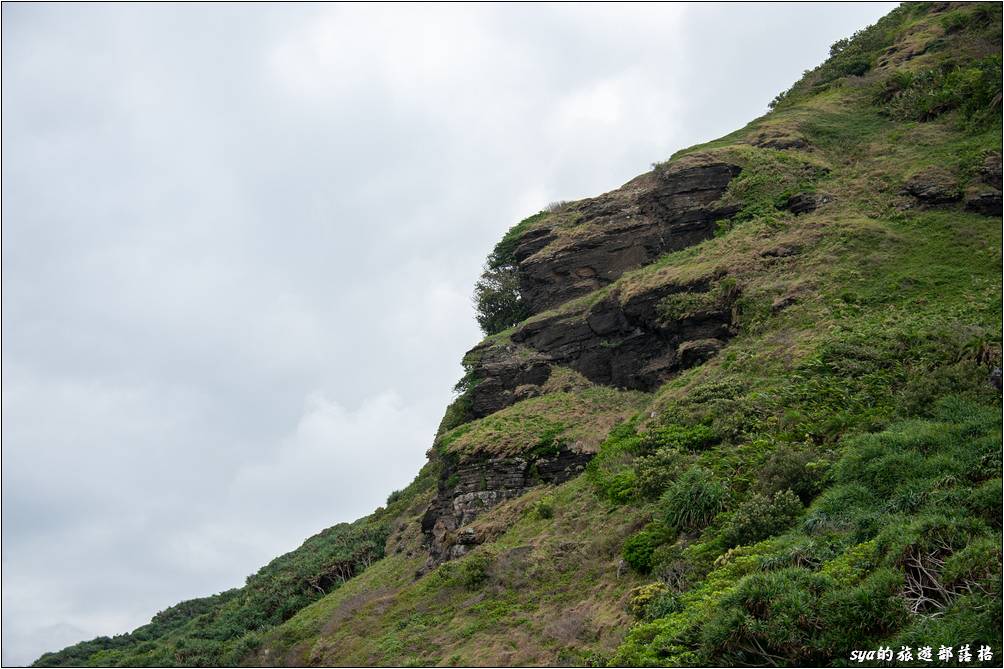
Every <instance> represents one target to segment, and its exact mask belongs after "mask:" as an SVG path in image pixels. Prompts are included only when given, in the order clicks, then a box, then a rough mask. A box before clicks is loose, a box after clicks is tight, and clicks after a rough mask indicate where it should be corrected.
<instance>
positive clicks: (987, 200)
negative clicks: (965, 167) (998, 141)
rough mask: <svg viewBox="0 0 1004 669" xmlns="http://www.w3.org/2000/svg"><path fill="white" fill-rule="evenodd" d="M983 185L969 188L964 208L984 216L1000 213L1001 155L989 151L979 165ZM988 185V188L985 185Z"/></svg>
mask: <svg viewBox="0 0 1004 669" xmlns="http://www.w3.org/2000/svg"><path fill="white" fill-rule="evenodd" d="M980 181H981V182H982V183H983V184H984V185H983V186H975V187H972V188H970V191H969V192H968V193H967V194H966V202H965V205H966V209H967V210H969V211H975V212H976V213H978V214H983V215H984V216H1000V215H1001V204H1002V200H1001V155H1000V154H999V153H991V154H989V155H988V156H987V157H986V158H985V159H984V160H983V165H982V166H981V167H980ZM987 186H989V188H988V187H987Z"/></svg>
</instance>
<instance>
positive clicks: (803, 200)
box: [785, 193, 830, 216]
mask: <svg viewBox="0 0 1004 669" xmlns="http://www.w3.org/2000/svg"><path fill="white" fill-rule="evenodd" d="M829 201H830V196H829V195H824V194H823V193H796V194H795V195H792V196H791V197H789V198H788V202H787V203H786V205H785V208H786V209H787V210H788V211H790V212H791V213H793V214H795V215H796V216H797V215H798V214H808V213H809V212H811V211H815V210H816V209H818V208H819V206H820V205H823V204H826V203H827V202H829Z"/></svg>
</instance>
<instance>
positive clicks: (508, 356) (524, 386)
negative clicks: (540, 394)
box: [468, 344, 551, 418]
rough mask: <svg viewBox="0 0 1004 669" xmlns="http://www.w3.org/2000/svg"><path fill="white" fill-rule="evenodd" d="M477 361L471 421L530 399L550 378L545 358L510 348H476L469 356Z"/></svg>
mask: <svg viewBox="0 0 1004 669" xmlns="http://www.w3.org/2000/svg"><path fill="white" fill-rule="evenodd" d="M468 355H472V356H473V357H475V358H476V359H477V360H478V363H477V372H476V375H477V378H478V382H477V384H476V385H475V386H474V387H473V388H471V390H470V399H471V404H470V415H471V418H482V417H484V416H487V415H489V414H492V413H495V412H496V411H498V410H499V409H502V408H505V407H507V406H509V405H510V404H515V403H516V402H518V401H520V400H524V399H527V398H528V397H533V396H534V395H535V394H537V392H536V390H537V389H539V386H542V385H543V384H544V383H545V382H546V381H547V379H548V378H549V377H550V376H551V366H550V364H549V360H548V358H547V357H546V356H542V355H533V354H531V355H529V356H527V355H521V354H520V352H516V351H514V350H512V347H497V346H491V345H484V344H482V345H479V346H477V347H475V348H474V349H473V350H471V351H470V353H468Z"/></svg>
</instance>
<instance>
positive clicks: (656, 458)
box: [635, 447, 689, 499]
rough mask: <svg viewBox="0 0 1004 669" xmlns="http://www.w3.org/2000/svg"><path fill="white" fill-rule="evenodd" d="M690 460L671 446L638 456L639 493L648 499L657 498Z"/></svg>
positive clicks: (636, 465)
mask: <svg viewBox="0 0 1004 669" xmlns="http://www.w3.org/2000/svg"><path fill="white" fill-rule="evenodd" d="M688 460H689V459H688V458H687V456H685V455H683V454H682V453H680V452H679V451H678V450H676V449H675V448H669V447H663V448H660V449H658V450H657V451H656V452H655V453H653V454H651V455H644V456H642V457H640V458H638V460H637V461H636V463H635V474H636V481H635V486H636V488H637V490H638V494H640V495H641V496H642V497H644V498H646V499H657V498H658V497H659V496H660V495H661V494H662V493H663V491H665V490H666V488H668V487H669V485H670V484H671V483H672V482H673V481H674V480H675V479H676V477H677V476H678V475H679V473H680V469H681V468H682V466H683V465H685V464H686V463H687V462H688Z"/></svg>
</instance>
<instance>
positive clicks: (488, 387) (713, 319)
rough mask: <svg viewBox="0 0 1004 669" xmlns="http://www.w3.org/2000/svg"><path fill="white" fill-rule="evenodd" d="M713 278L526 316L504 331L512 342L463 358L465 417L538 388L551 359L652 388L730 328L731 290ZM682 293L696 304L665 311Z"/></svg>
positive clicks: (621, 383) (720, 341)
mask: <svg viewBox="0 0 1004 669" xmlns="http://www.w3.org/2000/svg"><path fill="white" fill-rule="evenodd" d="M726 281H727V280H726V279H723V278H722V277H721V276H716V277H708V278H704V279H701V280H698V281H694V282H691V283H687V284H672V283H670V284H664V285H660V286H657V287H654V288H652V289H650V290H646V291H639V292H638V293H636V294H634V295H632V296H630V297H628V298H627V299H622V298H621V294H620V292H619V291H618V290H613V291H611V292H610V294H608V295H607V296H606V297H605V298H604V299H602V300H599V301H598V302H596V303H595V304H593V305H592V306H590V307H588V308H585V309H583V310H581V311H576V312H573V313H569V314H561V315H558V316H553V317H551V318H545V319H540V320H536V321H531V322H529V323H526V324H524V325H523V326H522V327H520V328H519V329H518V330H516V331H515V332H514V333H513V334H512V341H513V342H515V344H513V345H500V344H497V343H486V344H482V345H479V346H478V347H476V348H475V349H473V350H472V351H471V352H470V353H469V354H468V356H470V358H471V359H473V360H476V361H477V362H476V363H475V365H474V368H473V372H474V377H475V378H476V379H477V382H476V384H475V385H474V387H473V388H472V389H471V391H470V395H469V396H470V399H471V404H470V414H471V416H470V417H471V418H472V419H473V418H481V417H483V416H487V415H489V414H491V413H494V412H496V411H498V410H499V409H503V408H505V407H507V406H509V405H511V404H515V403H516V402H518V401H520V400H522V399H526V398H528V397H533V396H535V395H538V394H540V393H541V392H542V389H541V387H540V386H542V385H543V384H544V383H545V382H546V381H547V379H548V378H549V376H550V370H551V366H552V365H564V366H567V367H571V368H572V369H574V370H576V371H578V372H579V373H581V374H582V375H583V376H585V377H586V378H587V379H589V380H590V381H592V382H593V383H601V384H604V385H609V386H615V387H618V388H628V389H632V390H645V391H648V390H652V389H654V388H656V387H657V386H659V385H660V384H661V383H663V382H664V381H666V379H668V378H669V377H670V376H672V375H673V374H674V373H676V372H678V371H680V370H682V369H686V368H688V367H692V366H694V365H697V364H700V363H701V362H704V361H705V360H707V359H708V358H710V357H711V356H713V355H715V353H717V352H718V350H719V349H720V348H721V347H722V346H723V345H724V344H725V342H726V341H728V340H729V339H730V338H731V337H732V336H733V335H734V334H735V331H736V323H735V314H734V310H733V306H734V304H735V301H736V299H737V298H738V296H739V289H738V288H737V287H735V286H731V287H726V289H725V290H723V286H727V283H726ZM684 293H686V294H688V295H691V296H695V297H696V298H697V300H696V302H697V304H696V305H695V307H694V308H693V309H692V310H690V311H689V312H688V313H686V314H685V315H682V316H681V315H676V316H673V315H667V314H666V313H665V311H664V310H662V309H661V308H660V303H662V302H663V301H664V300H666V299H667V298H672V296H679V295H682V294H684Z"/></svg>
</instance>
